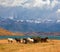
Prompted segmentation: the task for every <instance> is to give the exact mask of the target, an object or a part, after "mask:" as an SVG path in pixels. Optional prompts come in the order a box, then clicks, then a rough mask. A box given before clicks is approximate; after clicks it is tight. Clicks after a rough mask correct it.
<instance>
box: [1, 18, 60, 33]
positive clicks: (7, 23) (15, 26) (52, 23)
mask: <svg viewBox="0 0 60 52" xmlns="http://www.w3.org/2000/svg"><path fill="white" fill-rule="evenodd" d="M0 27H1V28H4V29H6V30H9V31H12V32H60V20H46V19H45V20H41V19H40V20H32V19H31V20H15V19H11V18H6V19H5V18H0Z"/></svg>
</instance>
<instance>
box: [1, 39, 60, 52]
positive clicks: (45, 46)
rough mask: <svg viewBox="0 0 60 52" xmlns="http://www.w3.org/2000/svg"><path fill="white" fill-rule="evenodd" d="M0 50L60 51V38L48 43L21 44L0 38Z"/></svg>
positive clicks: (24, 51)
mask: <svg viewBox="0 0 60 52" xmlns="http://www.w3.org/2000/svg"><path fill="white" fill-rule="evenodd" d="M0 52H60V40H49V41H48V42H47V43H36V44H34V43H33V44H21V43H16V42H15V41H14V42H13V43H8V42H7V40H4V39H3V40H0Z"/></svg>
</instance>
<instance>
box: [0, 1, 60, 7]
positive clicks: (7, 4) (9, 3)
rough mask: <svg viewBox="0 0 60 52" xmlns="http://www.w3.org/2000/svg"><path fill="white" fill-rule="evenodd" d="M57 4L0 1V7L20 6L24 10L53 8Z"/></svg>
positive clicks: (59, 2)
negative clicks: (24, 8)
mask: <svg viewBox="0 0 60 52" xmlns="http://www.w3.org/2000/svg"><path fill="white" fill-rule="evenodd" d="M59 4H60V1H59V0H0V5H3V6H11V7H14V6H22V7H26V8H33V7H38V8H54V7H55V6H56V5H59Z"/></svg>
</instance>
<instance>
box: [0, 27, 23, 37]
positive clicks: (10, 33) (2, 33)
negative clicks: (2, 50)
mask: <svg viewBox="0 0 60 52" xmlns="http://www.w3.org/2000/svg"><path fill="white" fill-rule="evenodd" d="M4 35H8V36H10V35H23V33H18V32H15V33H14V32H11V31H8V30H5V29H3V28H0V36H4Z"/></svg>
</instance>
